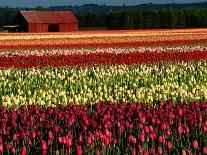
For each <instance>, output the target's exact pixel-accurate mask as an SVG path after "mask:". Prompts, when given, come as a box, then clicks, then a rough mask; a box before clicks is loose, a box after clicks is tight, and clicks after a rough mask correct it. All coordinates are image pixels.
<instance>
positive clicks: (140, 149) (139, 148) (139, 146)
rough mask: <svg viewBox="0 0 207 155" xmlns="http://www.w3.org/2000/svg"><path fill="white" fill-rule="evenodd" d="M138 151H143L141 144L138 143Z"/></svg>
mask: <svg viewBox="0 0 207 155" xmlns="http://www.w3.org/2000/svg"><path fill="white" fill-rule="evenodd" d="M138 152H139V153H142V152H143V150H142V147H141V145H138Z"/></svg>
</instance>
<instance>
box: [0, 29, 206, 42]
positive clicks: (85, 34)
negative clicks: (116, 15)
mask: <svg viewBox="0 0 207 155" xmlns="http://www.w3.org/2000/svg"><path fill="white" fill-rule="evenodd" d="M206 34H207V31H206V29H191V30H190V29H188V30H170V31H169V30H160V31H149V30H142V31H134V30H133V31H130V30H129V31H127V30H125V31H90V32H87V31H81V32H80V31H78V32H67V33H65V32H64V33H38V34H36V33H30V34H28V33H27V34H25V33H22V34H21V33H18V34H15V33H14V34H11V33H9V34H7V33H6V34H1V37H0V40H19V39H24V40H27V39H32V40H33V39H51V38H53V39H55V38H57V39H61V38H94V37H95V38H100V37H133V36H139V37H148V36H159V37H160V36H173V37H175V36H181V35H196V36H198V35H206Z"/></svg>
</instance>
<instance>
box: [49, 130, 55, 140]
mask: <svg viewBox="0 0 207 155" xmlns="http://www.w3.org/2000/svg"><path fill="white" fill-rule="evenodd" d="M48 137H49V139H51V140H53V139H54V135H53V133H52V131H49V132H48Z"/></svg>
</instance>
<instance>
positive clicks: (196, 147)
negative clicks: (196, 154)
mask: <svg viewBox="0 0 207 155" xmlns="http://www.w3.org/2000/svg"><path fill="white" fill-rule="evenodd" d="M193 148H194V149H195V150H196V149H198V141H197V140H194V141H193Z"/></svg>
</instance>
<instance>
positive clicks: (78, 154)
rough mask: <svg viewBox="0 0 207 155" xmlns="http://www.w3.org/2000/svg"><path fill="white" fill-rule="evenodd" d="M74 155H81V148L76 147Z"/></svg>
mask: <svg viewBox="0 0 207 155" xmlns="http://www.w3.org/2000/svg"><path fill="white" fill-rule="evenodd" d="M76 153H77V155H82V154H83V151H82V148H81V146H77V147H76Z"/></svg>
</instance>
